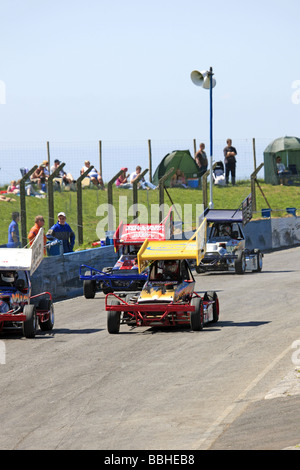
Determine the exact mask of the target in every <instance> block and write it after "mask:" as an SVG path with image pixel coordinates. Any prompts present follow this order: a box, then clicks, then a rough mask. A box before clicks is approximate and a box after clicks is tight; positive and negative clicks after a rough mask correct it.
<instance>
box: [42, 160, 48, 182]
mask: <svg viewBox="0 0 300 470" xmlns="http://www.w3.org/2000/svg"><path fill="white" fill-rule="evenodd" d="M42 165H44V173H45V176H46V178H47V179H48V176H50V171H49V162H48V161H47V160H44V161H43V163H42Z"/></svg>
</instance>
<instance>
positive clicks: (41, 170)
mask: <svg viewBox="0 0 300 470" xmlns="http://www.w3.org/2000/svg"><path fill="white" fill-rule="evenodd" d="M30 181H31V182H32V183H37V186H38V188H39V189H40V190H41V189H42V185H44V186H43V188H44V189H46V188H45V184H46V175H45V165H44V164H43V163H41V164H40V165H39V166H38V167H37V169H36V170H35V171H34V172H33V173H32V175H31V176H30Z"/></svg>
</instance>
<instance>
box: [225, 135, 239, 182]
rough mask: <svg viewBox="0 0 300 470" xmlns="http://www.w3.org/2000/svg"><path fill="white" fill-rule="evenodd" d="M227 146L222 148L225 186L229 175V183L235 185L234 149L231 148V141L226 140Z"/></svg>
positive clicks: (235, 153)
mask: <svg viewBox="0 0 300 470" xmlns="http://www.w3.org/2000/svg"><path fill="white" fill-rule="evenodd" d="M226 142H227V146H226V147H225V148H224V150H223V153H224V157H225V159H224V163H225V180H226V184H228V183H229V174H231V183H232V185H235V168H236V158H235V157H236V155H237V152H236V148H235V147H232V140H231V139H227V141H226Z"/></svg>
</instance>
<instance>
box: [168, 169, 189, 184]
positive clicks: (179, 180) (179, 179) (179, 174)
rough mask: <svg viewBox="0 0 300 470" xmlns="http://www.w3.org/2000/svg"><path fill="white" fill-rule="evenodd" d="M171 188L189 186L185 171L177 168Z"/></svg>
mask: <svg viewBox="0 0 300 470" xmlns="http://www.w3.org/2000/svg"><path fill="white" fill-rule="evenodd" d="M170 186H171V188H187V184H186V179H185V176H184V173H183V171H181V170H179V168H178V170H176V172H175V174H174V175H173V176H172V178H171V183H170Z"/></svg>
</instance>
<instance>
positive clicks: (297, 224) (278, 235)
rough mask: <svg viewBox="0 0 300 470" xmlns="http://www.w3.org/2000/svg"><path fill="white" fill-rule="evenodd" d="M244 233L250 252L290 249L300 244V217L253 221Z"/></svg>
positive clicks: (245, 228)
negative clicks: (255, 249) (254, 249)
mask: <svg viewBox="0 0 300 470" xmlns="http://www.w3.org/2000/svg"><path fill="white" fill-rule="evenodd" d="M244 232H245V236H246V248H248V249H249V250H252V249H253V248H258V249H260V250H261V251H269V250H275V249H279V248H289V247H292V246H296V245H299V244H300V217H295V216H290V217H283V218H270V219H263V220H252V221H251V222H249V223H248V224H247V225H246V226H245V227H244Z"/></svg>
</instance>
